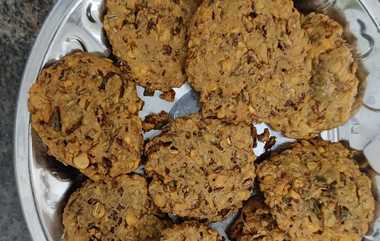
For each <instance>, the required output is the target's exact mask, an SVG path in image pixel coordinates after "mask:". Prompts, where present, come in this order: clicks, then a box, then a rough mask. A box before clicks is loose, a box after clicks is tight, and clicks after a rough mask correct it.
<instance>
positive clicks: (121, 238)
mask: <svg viewBox="0 0 380 241" xmlns="http://www.w3.org/2000/svg"><path fill="white" fill-rule="evenodd" d="M159 215H161V214H160V212H159V211H158V209H157V208H156V207H155V206H154V205H153V202H152V200H151V199H150V197H149V196H148V186H147V183H146V181H145V179H144V178H143V177H140V176H137V175H134V176H127V175H122V176H119V177H116V178H114V179H113V180H112V182H108V183H103V182H98V183H94V182H91V181H86V182H85V183H84V185H83V186H82V187H81V188H79V189H78V190H77V191H76V192H74V193H73V194H72V195H71V196H70V199H69V201H68V203H67V205H66V207H65V210H64V213H63V224H64V229H65V232H64V233H65V235H64V238H65V241H89V240H102V241H141V240H144V241H156V240H157V241H158V240H159V237H160V233H161V231H162V230H163V229H165V228H167V227H169V225H170V221H168V220H166V219H160V218H159V217H158V216H159Z"/></svg>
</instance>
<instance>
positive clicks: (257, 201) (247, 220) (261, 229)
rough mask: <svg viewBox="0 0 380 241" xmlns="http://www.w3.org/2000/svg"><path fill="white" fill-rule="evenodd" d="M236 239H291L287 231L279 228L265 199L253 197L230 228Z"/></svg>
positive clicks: (269, 240)
mask: <svg viewBox="0 0 380 241" xmlns="http://www.w3.org/2000/svg"><path fill="white" fill-rule="evenodd" d="M228 236H229V237H230V238H231V239H232V240H235V241H289V240H290V239H289V237H288V236H287V235H286V233H285V232H284V231H282V230H280V229H279V228H278V225H277V222H276V220H275V219H274V217H273V216H272V213H271V211H270V209H269V207H268V206H266V205H265V203H264V200H263V199H262V198H259V197H253V198H251V199H249V200H248V201H247V203H246V204H244V207H243V209H242V211H241V213H240V215H239V217H238V218H237V219H236V220H235V222H234V223H233V224H232V226H231V228H230V229H229V230H228Z"/></svg>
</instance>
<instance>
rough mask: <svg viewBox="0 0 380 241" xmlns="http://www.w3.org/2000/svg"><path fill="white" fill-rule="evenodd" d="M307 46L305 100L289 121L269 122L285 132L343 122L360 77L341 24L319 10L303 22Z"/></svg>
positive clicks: (308, 131) (301, 133)
mask: <svg viewBox="0 0 380 241" xmlns="http://www.w3.org/2000/svg"><path fill="white" fill-rule="evenodd" d="M303 28H304V29H305V31H306V32H307V33H308V35H309V38H310V44H311V48H310V50H309V53H308V61H307V63H306V64H307V65H309V64H310V65H311V66H312V78H311V79H310V80H309V86H310V90H309V93H308V94H307V95H306V99H305V104H304V105H303V106H297V108H298V109H299V111H298V113H297V114H295V115H293V116H292V118H291V119H290V120H291V121H284V120H280V121H278V120H276V119H275V120H273V121H272V123H271V125H272V126H273V127H274V128H275V129H279V130H282V131H283V132H284V133H285V135H287V136H290V137H294V138H305V137H309V136H313V135H316V134H318V133H319V132H321V131H323V130H327V129H332V128H335V127H338V126H340V125H342V124H344V123H345V122H346V121H348V120H349V118H350V117H351V115H352V112H353V111H354V110H353V109H354V108H353V107H354V104H356V101H357V98H358V89H359V83H360V80H359V78H358V77H357V76H358V71H357V69H358V65H357V63H356V61H355V59H354V58H353V54H352V50H351V48H350V46H349V45H348V43H347V42H346V41H345V40H344V39H343V28H342V26H340V25H339V24H338V23H337V22H335V21H334V20H332V19H331V18H329V17H328V16H325V15H322V14H310V15H308V16H306V18H305V20H304V22H303Z"/></svg>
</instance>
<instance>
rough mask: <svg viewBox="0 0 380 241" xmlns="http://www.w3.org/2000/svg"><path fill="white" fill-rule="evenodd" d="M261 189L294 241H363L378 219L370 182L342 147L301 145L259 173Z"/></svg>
mask: <svg viewBox="0 0 380 241" xmlns="http://www.w3.org/2000/svg"><path fill="white" fill-rule="evenodd" d="M257 175H258V180H259V183H260V189H261V191H262V192H263V193H264V194H265V202H266V203H267V205H268V206H269V207H270V208H271V212H272V214H273V215H274V217H275V219H276V221H277V223H278V226H279V227H280V229H282V230H285V231H287V232H288V234H289V235H290V237H291V239H292V240H300V241H303V240H305V241H306V240H308V241H310V240H318V241H322V240H333V241H346V240H352V241H354V240H355V241H360V240H361V239H362V237H363V235H365V234H366V232H367V231H368V228H369V224H370V222H372V219H373V217H374V209H375V201H374V196H373V194H372V192H371V181H370V179H369V178H368V176H366V175H365V174H364V173H362V172H361V171H360V170H359V167H358V165H357V164H356V163H355V161H354V160H353V158H352V152H351V151H350V150H348V149H347V148H346V147H344V146H343V145H342V144H341V143H335V144H333V143H329V142H325V141H322V140H319V139H312V140H310V141H300V142H298V143H296V144H294V145H293V146H292V147H291V148H289V149H286V150H284V151H282V152H281V153H279V154H277V155H274V156H272V157H271V158H270V159H268V160H266V161H265V162H263V163H262V164H260V165H259V167H258V169H257Z"/></svg>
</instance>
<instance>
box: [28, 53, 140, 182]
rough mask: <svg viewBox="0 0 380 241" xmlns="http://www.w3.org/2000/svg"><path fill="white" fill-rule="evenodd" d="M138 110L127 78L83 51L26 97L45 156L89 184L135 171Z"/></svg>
mask: <svg viewBox="0 0 380 241" xmlns="http://www.w3.org/2000/svg"><path fill="white" fill-rule="evenodd" d="M141 106H142V102H141V101H140V100H139V99H138V97H137V94H136V87H135V84H134V83H133V82H132V81H129V79H128V76H127V75H126V74H122V73H121V72H120V70H119V68H117V67H115V66H114V65H113V64H112V62H111V61H110V60H107V59H105V58H102V57H98V56H96V55H93V54H88V53H82V52H77V53H74V54H71V55H68V56H66V57H64V58H63V59H62V60H61V61H59V62H58V63H56V64H54V65H52V66H49V67H47V68H45V69H44V70H42V72H41V73H40V75H39V77H38V80H37V82H36V83H35V84H34V85H33V86H32V88H31V89H30V96H29V110H30V112H31V115H32V126H33V128H34V130H35V131H36V132H37V133H38V135H39V136H40V137H41V139H42V141H43V142H44V143H45V144H46V145H47V147H48V151H49V153H50V154H51V155H52V156H54V157H56V158H57V159H58V160H59V161H61V162H63V163H64V164H66V165H70V166H73V167H76V168H78V169H79V170H80V171H81V172H83V173H84V174H85V175H87V176H88V177H90V178H91V179H93V180H100V179H105V178H107V177H115V176H117V175H120V174H123V173H129V172H132V171H134V170H135V169H136V168H137V167H138V165H139V163H140V153H141V149H142V145H143V137H142V125H141V121H140V119H139V117H138V111H139V110H140V109H141Z"/></svg>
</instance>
